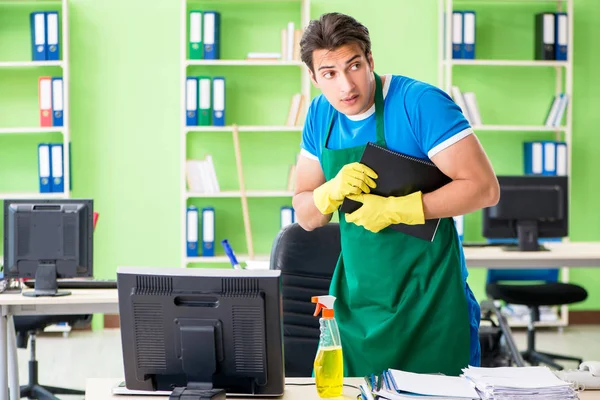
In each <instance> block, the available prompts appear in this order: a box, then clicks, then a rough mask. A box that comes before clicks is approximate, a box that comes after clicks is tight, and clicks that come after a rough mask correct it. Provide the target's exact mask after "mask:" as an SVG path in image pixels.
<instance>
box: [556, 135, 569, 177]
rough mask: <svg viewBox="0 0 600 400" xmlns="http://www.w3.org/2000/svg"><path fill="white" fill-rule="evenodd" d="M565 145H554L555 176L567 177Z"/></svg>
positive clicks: (563, 143)
mask: <svg viewBox="0 0 600 400" xmlns="http://www.w3.org/2000/svg"><path fill="white" fill-rule="evenodd" d="M567 169H568V164H567V144H566V143H565V142H557V143H556V175H559V176H566V175H567Z"/></svg>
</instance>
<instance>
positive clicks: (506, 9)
mask: <svg viewBox="0 0 600 400" xmlns="http://www.w3.org/2000/svg"><path fill="white" fill-rule="evenodd" d="M573 1H574V0H438V30H439V35H438V38H439V41H438V42H439V45H438V60H439V62H438V82H439V86H440V87H441V88H442V89H443V90H444V91H445V92H446V93H448V94H449V95H452V87H453V86H454V85H457V83H456V82H457V81H458V82H459V85H462V84H463V83H464V84H465V85H470V86H471V87H476V88H480V89H481V92H482V97H481V99H478V101H479V100H483V101H486V98H485V96H487V95H488V94H489V95H490V96H491V95H496V96H498V97H501V95H502V94H504V97H503V99H504V100H506V99H510V100H508V101H509V102H511V101H512V102H513V103H516V104H519V105H522V106H523V107H524V108H525V106H526V107H528V108H532V109H535V110H543V108H544V107H546V104H543V105H539V104H538V103H539V101H541V100H540V98H541V95H538V93H537V90H536V86H535V85H538V87H540V86H543V85H546V84H547V85H548V86H550V87H552V86H553V88H552V91H553V93H552V95H559V94H560V93H564V94H565V95H566V96H567V98H568V103H567V106H566V109H565V110H564V118H561V121H559V123H558V124H557V125H556V126H546V125H543V122H542V121H540V120H541V119H543V118H544V117H546V116H545V115H537V114H535V115H534V116H532V115H527V114H528V113H527V112H522V113H521V115H526V116H527V117H528V118H527V119H528V120H533V121H535V122H537V123H534V124H529V125H528V124H523V123H518V124H515V123H513V122H514V121H513V119H512V117H513V116H512V115H510V114H511V112H512V113H516V111H517V107H516V106H515V104H506V103H505V104H494V108H495V109H497V110H499V111H498V112H497V114H498V115H503V116H504V117H505V119H507V120H509V121H510V123H507V124H502V123H496V121H494V123H493V124H486V123H485V120H486V116H485V114H484V115H483V116H482V120H483V121H484V122H483V124H479V125H473V130H474V131H475V133H477V134H478V136H479V138H480V140H481V141H482V144H484V148H485V141H486V139H487V138H488V137H490V143H493V146H494V147H496V146H501V147H503V151H504V152H505V153H509V154H510V153H512V155H513V162H512V165H510V166H505V167H506V168H505V169H507V170H510V171H512V172H513V173H514V172H516V168H518V165H519V163H518V162H514V161H515V160H514V156H515V155H519V156H520V157H521V158H522V157H523V155H522V151H523V146H522V142H524V141H530V140H537V139H534V138H537V136H533V135H539V138H540V140H555V141H564V142H566V145H567V167H566V173H567V175H568V176H570V175H571V161H572V147H573V146H572V131H573V21H574V19H573V16H574V12H573V11H574V5H573ZM492 5H493V8H492ZM453 11H474V12H475V13H476V22H475V27H476V28H475V58H474V59H464V58H453V54H452V33H453V31H452V25H453ZM540 12H550V13H556V12H565V13H567V30H566V32H567V46H568V49H567V60H566V61H562V60H552V59H551V60H537V59H534V58H535V57H534V53H533V50H534V42H533V40H534V38H535V35H534V31H535V21H534V15H535V14H536V13H540ZM485 13H488V14H487V15H486V14H485ZM490 13H494V15H493V16H490ZM479 15H482V17H481V19H480V18H479ZM513 17H514V18H513ZM510 18H512V20H510ZM507 21H509V22H507ZM486 24H488V25H487V26H486ZM489 25H491V26H489ZM499 30H502V32H501V33H499V32H498V31H499ZM524 30H526V34H523V33H524ZM481 31H485V32H484V33H481ZM505 32H508V33H505ZM505 37H508V38H510V39H509V40H511V43H510V44H506V43H501V41H502V39H504V38H505ZM530 40H531V42H529V41H530ZM519 41H520V42H521V43H519ZM515 42H517V43H515ZM486 45H487V47H486ZM480 50H481V51H480ZM498 53H503V54H498ZM495 56H497V57H495ZM511 56H514V58H515V59H511ZM546 71H547V72H546ZM493 74H496V75H495V77H496V79H498V76H502V77H513V78H514V81H515V82H524V86H526V87H527V89H529V91H527V89H522V90H520V91H516V92H518V93H519V95H520V96H523V97H519V98H517V96H518V95H517V94H514V93H513V92H512V91H511V89H512V90H514V86H513V87H511V86H510V82H506V80H504V82H502V84H500V85H497V86H493V84H491V83H489V84H487V79H488V77H490V76H492V75H493ZM457 75H458V77H457ZM522 75H525V76H526V78H521V79H520V80H519V77H520V76H522ZM511 80H512V79H511ZM546 80H549V83H548V82H546ZM530 81H531V82H530ZM494 82H496V81H494ZM538 82H539V83H538ZM486 84H487V86H486ZM484 92H485V93H484ZM503 92H504V93H503ZM540 92H541V93H544V94H545V93H547V92H548V90H546V86H543V87H542V88H541V89H540ZM512 96H515V98H512ZM453 97H454V96H453ZM488 101H489V100H488ZM548 105H549V104H548ZM490 109H491V107H488V110H490ZM506 110H511V111H506ZM503 113H504V114H503ZM497 119H500V121H502V118H498V117H497ZM540 122H541V124H540ZM494 135H495V136H494ZM502 135H503V136H502ZM518 135H520V136H518ZM519 138H522V139H519ZM519 140H521V147H519V148H518V149H516V148H514V147H504V143H508V145H507V146H511V145H515V144H516V143H517V142H518V141H519ZM499 143H501V144H499ZM486 151H488V153H489V152H494V151H497V150H495V149H493V148H490V149H486ZM509 157H510V156H509ZM506 159H507V160H508V158H506ZM492 162H494V160H493V159H492ZM495 167H496V166H495ZM496 173H498V174H499V175H502V174H506V173H505V172H502V171H498V170H497V171H496ZM520 173H521V174H523V171H522V170H521V172H520ZM571 186H572V185H571V180H569V197H571V196H570V193H571ZM569 203H571V201H570V198H569ZM563 240H564V241H568V240H569V238H564V239H563ZM568 278H569V276H568V269H567V268H561V279H562V280H563V281H565V282H567V281H568ZM556 311H557V312H558V309H556ZM557 314H558V313H557ZM568 322H569V321H568V306H562V307H560V313H559V315H557V319H556V320H555V321H554V320H550V321H540V322H538V323H537V324H536V326H544V327H564V326H567V325H568ZM511 325H512V326H514V327H523V326H526V325H527V324H526V323H523V322H522V321H515V322H511Z"/></svg>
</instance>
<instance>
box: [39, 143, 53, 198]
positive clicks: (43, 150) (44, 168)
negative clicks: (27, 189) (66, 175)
mask: <svg viewBox="0 0 600 400" xmlns="http://www.w3.org/2000/svg"><path fill="white" fill-rule="evenodd" d="M51 157H52V156H51V153H50V145H49V144H46V143H41V144H39V145H38V176H39V181H40V193H50V192H52V184H51V182H50V179H51V175H52V160H51Z"/></svg>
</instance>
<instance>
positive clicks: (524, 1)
mask: <svg viewBox="0 0 600 400" xmlns="http://www.w3.org/2000/svg"><path fill="white" fill-rule="evenodd" d="M567 1H568V0H453V2H454V3H484V4H494V3H522V4H528V3H553V4H556V3H566V2H567Z"/></svg>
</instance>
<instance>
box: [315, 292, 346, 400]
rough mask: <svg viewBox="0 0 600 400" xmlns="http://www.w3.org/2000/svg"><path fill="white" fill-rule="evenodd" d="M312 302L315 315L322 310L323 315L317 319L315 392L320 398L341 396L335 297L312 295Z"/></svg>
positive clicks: (340, 357)
mask: <svg viewBox="0 0 600 400" xmlns="http://www.w3.org/2000/svg"><path fill="white" fill-rule="evenodd" d="M312 302H313V303H316V304H317V307H316V309H315V313H314V316H315V317H316V316H318V315H319V312H320V311H321V310H323V316H322V317H321V318H320V319H319V324H320V326H321V328H320V329H321V337H320V339H319V349H318V351H317V356H316V357H315V363H314V371H315V383H316V386H317V393H318V394H319V397H321V398H328V397H337V396H341V395H342V387H343V384H344V358H343V354H342V343H341V341H340V331H339V329H338V325H337V322H336V320H335V318H334V311H333V303H334V302H335V297H333V296H314V297H313V298H312Z"/></svg>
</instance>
